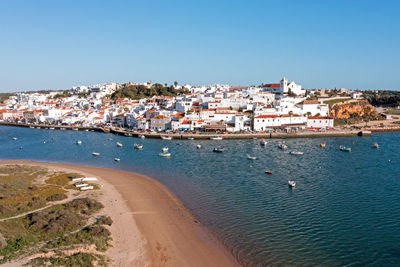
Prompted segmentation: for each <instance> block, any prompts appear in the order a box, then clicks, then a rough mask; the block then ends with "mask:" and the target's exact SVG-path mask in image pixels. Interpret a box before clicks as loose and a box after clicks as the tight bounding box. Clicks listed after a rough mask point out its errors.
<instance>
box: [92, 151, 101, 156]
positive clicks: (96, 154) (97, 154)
mask: <svg viewBox="0 0 400 267" xmlns="http://www.w3.org/2000/svg"><path fill="white" fill-rule="evenodd" d="M92 155H93V156H100V153H98V152H93V153H92Z"/></svg>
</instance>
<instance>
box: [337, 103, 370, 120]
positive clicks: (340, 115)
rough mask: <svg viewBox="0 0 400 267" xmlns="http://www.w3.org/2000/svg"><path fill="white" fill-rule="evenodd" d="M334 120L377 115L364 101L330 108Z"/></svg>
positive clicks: (338, 104) (340, 104)
mask: <svg viewBox="0 0 400 267" xmlns="http://www.w3.org/2000/svg"><path fill="white" fill-rule="evenodd" d="M330 111H331V115H332V116H333V117H334V118H335V119H348V118H350V117H367V116H372V117H376V116H377V115H378V113H377V112H376V111H375V109H374V107H373V106H371V104H369V103H368V101H366V100H358V101H350V102H345V103H337V104H334V105H332V106H331V108H330Z"/></svg>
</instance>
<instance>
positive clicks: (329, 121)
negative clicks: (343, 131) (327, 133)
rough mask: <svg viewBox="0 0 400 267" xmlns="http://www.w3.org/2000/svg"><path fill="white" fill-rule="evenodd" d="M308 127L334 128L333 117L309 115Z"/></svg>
mask: <svg viewBox="0 0 400 267" xmlns="http://www.w3.org/2000/svg"><path fill="white" fill-rule="evenodd" d="M307 128H309V129H330V128H333V118H332V117H315V116H314V117H308V118H307Z"/></svg>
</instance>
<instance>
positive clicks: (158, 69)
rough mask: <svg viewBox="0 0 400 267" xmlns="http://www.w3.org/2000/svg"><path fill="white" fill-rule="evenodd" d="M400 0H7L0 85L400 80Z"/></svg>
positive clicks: (0, 38) (355, 84)
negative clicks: (399, 13)
mask: <svg viewBox="0 0 400 267" xmlns="http://www.w3.org/2000/svg"><path fill="white" fill-rule="evenodd" d="M399 8H400V1H394V0H393V1H389V0H380V1H378V0H324V1H321V0H314V1H312V0H293V1H289V0H281V1H267V0H265V1H256V0H246V1H245V0H243V1H235V0H229V1H228V0H218V1H216V0H211V1H209V0H199V1H191V0H185V1H180V0H159V1H157V0H140V1H135V0H131V1H118V0H115V1H100V0H97V1H84V0H79V1H74V0H68V1H66V0H65V1H62V0H60V1H54V0H52V1H42V0H35V1H31V0H27V1H24V0H18V1H15V0H0V92H14V91H28V90H47V89H52V90H59V89H69V88H71V87H72V86H75V85H91V84H96V83H104V82H121V83H123V82H128V81H134V82H147V81H153V82H160V83H168V84H172V83H173V82H174V81H177V82H178V83H179V84H186V83H189V84H192V85H207V84H215V83H220V84H230V85H234V86H239V85H259V84H261V83H272V82H279V80H280V79H281V78H282V77H283V76H285V77H286V78H287V79H288V80H294V81H295V82H296V83H298V84H301V85H302V86H303V87H305V88H334V87H337V88H341V87H344V88H349V89H400V66H399V64H400V49H399V48H400V16H399V15H398V10H399Z"/></svg>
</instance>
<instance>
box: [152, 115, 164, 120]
mask: <svg viewBox="0 0 400 267" xmlns="http://www.w3.org/2000/svg"><path fill="white" fill-rule="evenodd" d="M166 118H167V117H165V116H164V115H157V116H155V117H153V119H166Z"/></svg>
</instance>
